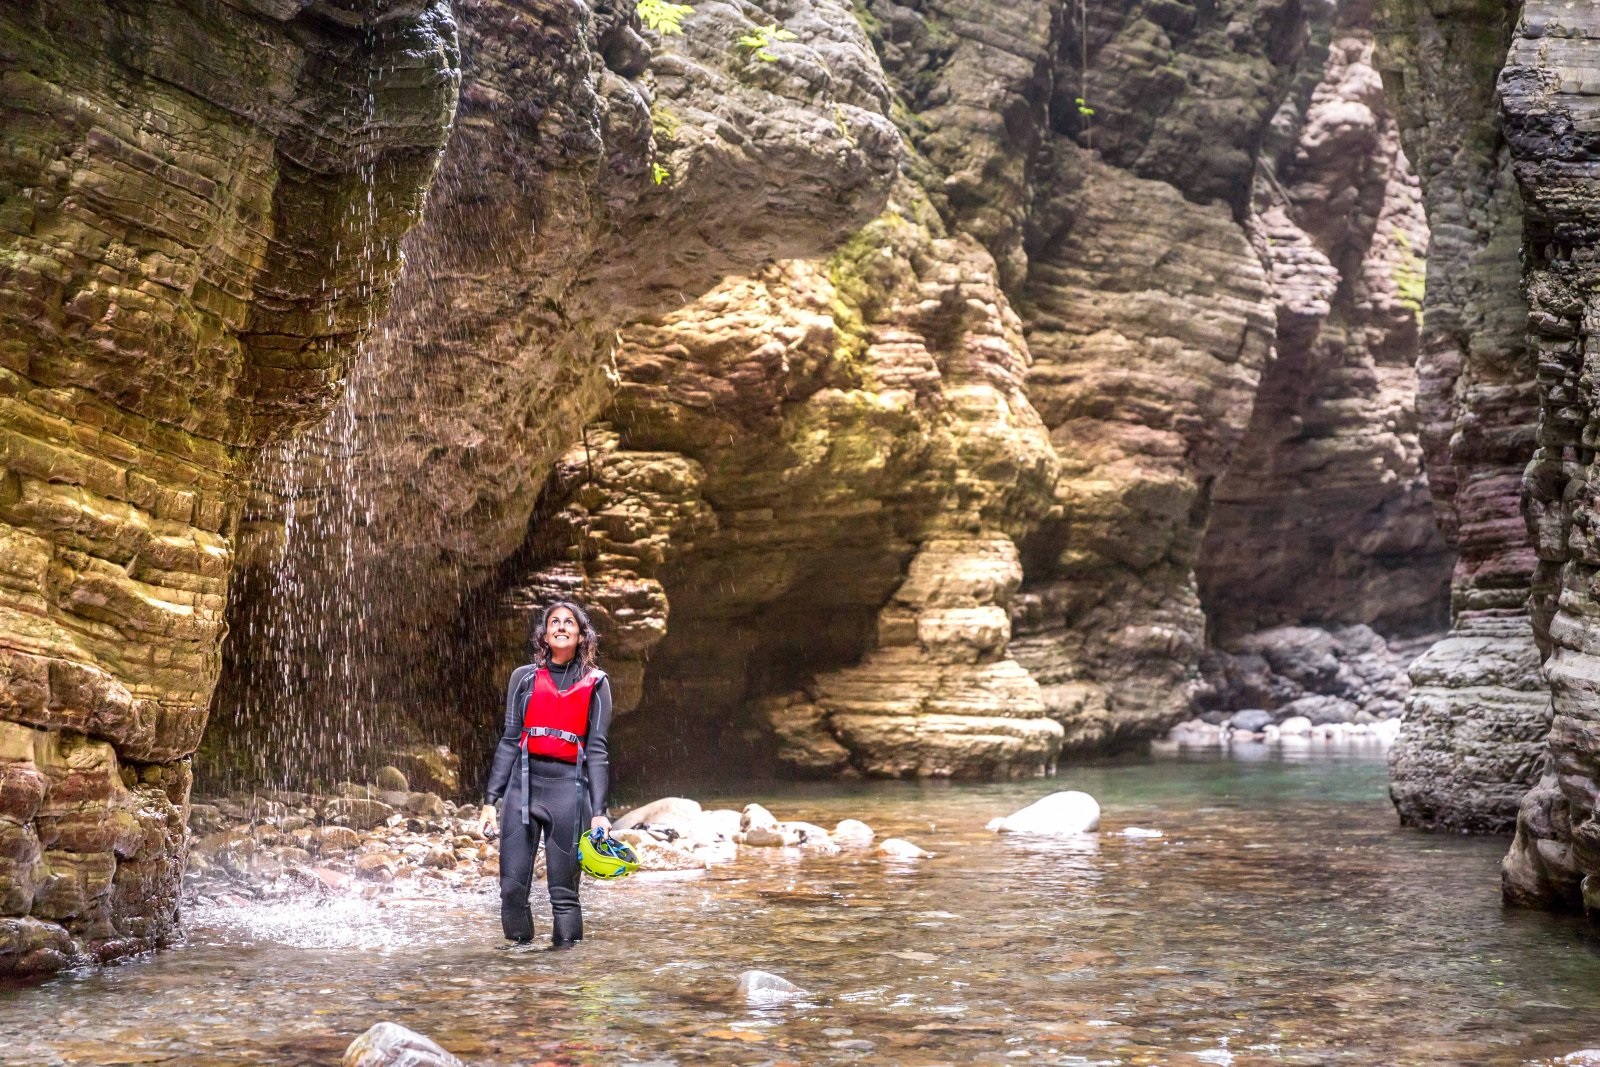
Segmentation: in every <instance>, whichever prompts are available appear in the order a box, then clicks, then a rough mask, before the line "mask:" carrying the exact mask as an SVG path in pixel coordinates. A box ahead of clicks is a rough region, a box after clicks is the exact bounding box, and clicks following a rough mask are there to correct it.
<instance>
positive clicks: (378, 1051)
mask: <svg viewBox="0 0 1600 1067" xmlns="http://www.w3.org/2000/svg"><path fill="white" fill-rule="evenodd" d="M340 1065H341V1067H465V1065H464V1064H463V1063H462V1062H461V1061H460V1060H458V1059H457V1058H456V1057H454V1056H452V1055H451V1054H450V1053H448V1052H446V1051H445V1050H444V1049H443V1048H440V1047H439V1045H438V1044H437V1043H435V1042H434V1041H432V1040H430V1039H429V1038H426V1037H423V1036H422V1035H421V1034H419V1033H416V1032H414V1031H411V1030H407V1029H406V1028H405V1027H403V1026H400V1025H399V1024H397V1023H378V1024H377V1025H375V1026H373V1027H372V1029H370V1030H368V1031H367V1032H366V1033H364V1034H362V1035H361V1036H360V1037H358V1038H356V1039H355V1040H354V1041H352V1042H350V1047H349V1048H347V1049H345V1050H344V1059H343V1060H341V1061H340Z"/></svg>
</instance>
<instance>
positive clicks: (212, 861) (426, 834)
mask: <svg viewBox="0 0 1600 1067" xmlns="http://www.w3.org/2000/svg"><path fill="white" fill-rule="evenodd" d="M341 791H342V793H344V794H346V795H341V796H319V795H316V794H312V793H301V792H293V791H268V792H257V793H252V794H241V795H238V796H231V797H218V798H214V799H199V800H196V801H195V802H194V803H193V805H192V806H191V816H190V829H191V838H190V841H189V863H188V868H187V870H186V871H185V874H184V899H185V901H186V902H187V903H188V904H189V905H191V906H209V905H212V904H215V903H218V902H220V903H223V904H230V903H231V904H238V903H241V902H245V901H268V902H270V901H279V900H294V899H299V898H301V897H305V896H310V897H313V898H316V897H340V896H350V895H359V896H361V897H366V898H377V897H382V896H384V895H386V894H390V893H393V892H396V891H402V890H403V891H404V892H405V893H408V894H418V893H420V894H424V895H432V896H444V895H448V894H451V893H463V892H472V891H475V890H478V889H481V888H482V887H483V886H484V885H486V884H493V883H494V881H495V880H496V879H497V878H498V877H499V871H500V849H499V843H498V835H489V836H485V834H484V832H483V830H482V829H481V828H480V825H479V816H480V812H481V808H480V807H479V806H478V805H477V804H463V805H457V804H455V803H453V802H451V801H447V800H441V799H440V798H439V797H438V796H436V795H435V794H432V793H411V794H407V795H405V796H403V797H395V798H394V799H396V800H397V801H399V804H398V808H397V809H390V814H388V815H387V816H386V817H385V818H383V819H382V820H378V821H374V820H373V819H372V818H371V815H372V811H371V809H369V808H367V807H364V806H362V805H363V804H373V805H376V804H379V802H378V801H375V800H372V799H370V797H369V796H367V795H364V794H375V793H376V788H375V786H363V785H359V784H356V783H345V784H344V785H343V786H342V787H341ZM612 833H613V836H614V837H616V838H617V840H619V841H622V842H623V843H624V844H627V845H629V846H630V847H631V848H633V850H634V852H635V853H636V854H637V855H638V857H639V869H640V870H641V871H644V872H668V871H689V872H693V871H706V870H708V869H710V868H711V867H713V866H715V865H717V864H725V863H731V862H734V861H735V860H737V859H738V858H739V856H740V853H741V850H746V849H753V850H758V851H757V852H756V853H755V854H770V853H771V851H772V850H778V851H779V852H781V858H782V859H785V860H788V859H796V858H802V857H807V856H835V855H838V854H840V853H841V851H844V850H856V851H860V850H865V849H870V848H872V846H873V839H874V837H875V835H874V833H873V830H872V828H871V827H870V826H868V825H867V824H866V823H863V822H861V821H860V820H856V819H845V820H842V821H841V822H840V823H839V824H838V827H837V828H836V832H835V833H830V832H829V831H828V830H827V829H825V828H824V827H822V826H818V825H816V824H814V823H809V822H805V821H796V820H780V819H778V817H777V816H775V815H774V814H773V813H772V812H770V811H768V810H767V809H766V808H764V807H762V806H761V805H759V804H750V805H746V807H745V808H744V810H743V811H739V810H735V809H732V808H721V809H712V810H706V809H702V808H701V806H700V804H699V803H698V802H696V801H694V800H690V799H688V798H684V797H663V798H661V799H659V800H655V801H652V802H650V803H648V804H645V805H641V806H640V807H637V808H634V809H632V810H631V811H628V812H626V813H624V814H623V815H621V816H619V817H618V818H617V819H616V820H615V822H614V824H613V830H612ZM885 847H887V849H888V851H883V849H884V848H885ZM879 851H880V854H882V855H887V856H891V857H894V858H916V857H926V856H927V855H929V854H928V853H926V852H923V851H922V850H921V849H920V848H918V847H917V846H915V845H911V844H910V843H909V842H906V841H896V842H882V843H881V844H880V846H879ZM774 858H779V857H774ZM537 872H538V874H539V876H540V877H543V873H544V853H543V852H542V851H541V852H540V854H539V858H538V861H537ZM25 932H27V931H25V930H19V932H18V936H19V938H20V937H21V936H22V934H23V933H25ZM30 937H31V938H33V940H30V941H29V946H30V947H29V948H28V951H48V949H49V946H48V945H42V944H34V943H33V941H34V940H37V938H36V936H34V935H32V934H30Z"/></svg>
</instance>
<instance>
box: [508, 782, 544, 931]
mask: <svg viewBox="0 0 1600 1067" xmlns="http://www.w3.org/2000/svg"><path fill="white" fill-rule="evenodd" d="M530 792H531V790H530ZM520 794H521V789H520V788H519V787H517V786H513V787H512V789H511V791H510V792H509V793H507V794H506V802H505V805H504V807H503V808H502V809H501V810H502V814H501V816H500V929H502V930H503V931H505V935H506V937H507V938H508V939H509V940H512V941H530V940H532V939H533V912H532V910H531V909H530V908H529V907H528V891H529V889H530V888H531V887H532V885H533V857H534V855H535V853H537V852H538V851H539V836H540V831H541V830H542V829H543V827H541V826H540V824H539V821H538V820H537V819H530V820H529V821H528V825H526V826H524V825H522V798H521V795H520Z"/></svg>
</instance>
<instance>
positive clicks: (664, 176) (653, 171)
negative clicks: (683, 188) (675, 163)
mask: <svg viewBox="0 0 1600 1067" xmlns="http://www.w3.org/2000/svg"><path fill="white" fill-rule="evenodd" d="M671 177H672V172H671V171H670V170H668V169H667V168H666V167H663V166H662V165H661V162H660V161H659V160H651V162H650V180H651V181H653V182H655V183H656V184H657V185H665V184H667V182H668V180H669V179H671Z"/></svg>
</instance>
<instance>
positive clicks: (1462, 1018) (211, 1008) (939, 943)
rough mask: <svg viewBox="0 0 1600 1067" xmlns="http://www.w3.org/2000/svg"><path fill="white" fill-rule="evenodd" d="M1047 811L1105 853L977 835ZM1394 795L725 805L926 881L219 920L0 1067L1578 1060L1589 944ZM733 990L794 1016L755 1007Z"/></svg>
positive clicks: (62, 982) (1145, 770) (1598, 1011)
mask: <svg viewBox="0 0 1600 1067" xmlns="http://www.w3.org/2000/svg"><path fill="white" fill-rule="evenodd" d="M1053 788H1080V789H1085V790H1087V791H1088V792H1090V793H1093V794H1094V795H1095V796H1096V797H1097V798H1099V800H1100V802H1101V804H1102V806H1103V808H1104V812H1105V814H1104V827H1103V829H1104V831H1106V832H1104V833H1102V834H1100V835H1098V836H1094V837H1089V838H1085V839H1082V840H1076V841H1062V842H1057V843H1043V842H1040V841H1038V840H1027V841H1025V840H1022V839H1018V838H997V837H996V836H995V835H993V834H989V833H986V832H985V831H984V829H983V825H984V823H985V822H986V821H987V820H988V819H989V818H991V817H992V816H994V815H999V814H1005V813H1008V812H1010V811H1012V810H1014V809H1016V808H1017V807H1020V806H1021V805H1022V804H1023V803H1026V802H1028V801H1030V800H1032V799H1034V798H1036V797H1038V796H1040V795H1042V794H1044V793H1045V792H1048V791H1049V790H1050V789H1053ZM1384 789H1385V784H1384V767H1383V763H1382V762H1381V757H1378V756H1370V757H1359V756H1346V757H1343V758H1337V759H1321V760H1316V761H1310V762H1290V761H1284V760H1282V759H1278V758H1273V759H1267V760H1262V761H1260V762H1242V761H1237V760H1234V761H1222V760H1203V759H1196V760H1187V759H1186V760H1178V759H1173V758H1167V759H1155V760H1146V761H1142V762H1138V763H1128V764H1114V765H1107V766H1100V767H1094V768H1088V769H1082V768H1078V769H1072V770H1070V771H1067V772H1064V773H1063V774H1062V775H1061V777H1060V778H1059V779H1057V780H1055V781H1053V782H1049V783H1045V782H1037V781H1035V782H1027V783H1018V784H1006V785H982V786H962V785H949V784H939V783H934V784H913V783H879V784H872V785H861V786H851V785H830V786H827V787H825V788H819V789H789V790H785V791H782V792H774V791H772V788H771V787H770V786H768V787H765V788H764V789H762V790H761V791H756V790H725V791H723V792H722V793H721V794H720V795H721V796H723V797H726V798H728V799H730V800H733V799H737V800H740V801H745V800H752V799H759V800H761V801H763V802H764V803H766V804H767V805H768V806H769V807H770V808H772V809H773V811H774V812H775V813H776V814H777V815H778V817H779V818H801V819H806V820H808V821H811V822H817V823H822V824H824V825H828V826H831V825H833V823H834V822H835V821H837V820H838V819H841V818H845V817H852V816H853V817H858V818H862V819H865V820H866V821H867V822H869V823H871V824H872V825H873V827H874V828H876V829H877V830H879V832H880V834H882V833H885V832H886V833H889V834H894V835H899V836H904V837H908V838H910V839H911V840H913V841H916V842H917V843H919V844H921V845H923V846H924V847H926V848H929V849H931V850H933V851H934V852H936V853H937V855H936V857H935V858H934V859H932V860H927V861H922V862H916V863H905V862H902V863H895V862H890V861H885V860H880V859H877V858H874V857H870V856H864V855H849V854H846V855H845V856H842V857H838V858H811V857H808V858H805V859H798V858H792V857H789V856H786V855H784V854H782V853H781V852H779V851H776V850H772V851H770V852H768V853H766V854H765V855H763V856H762V857H761V859H756V858H754V856H755V855H759V854H760V853H761V850H748V851H746V852H745V853H744V855H745V856H746V857H751V858H743V859H741V860H740V861H739V862H737V863H734V864H730V865H727V866H723V867H719V868H716V869H714V870H713V871H711V872H708V873H706V874H704V875H700V876H697V877H692V878H685V877H682V876H665V875H659V876H649V875H646V876H638V877H635V878H631V879H628V880H627V881H625V882H622V883H618V884H614V885H608V884H596V883H589V884H587V885H586V886H585V888H584V901H585V908H586V913H587V919H588V935H589V936H588V940H587V941H585V942H584V943H583V944H582V945H581V946H580V947H579V948H577V949H576V950H574V951H571V952H565V953H551V952H543V951H541V952H535V953H527V954H523V955H508V954H505V953H502V952H500V951H498V949H499V944H500V937H499V930H498V923H497V920H496V913H497V903H498V902H497V899H496V897H495V895H494V893H493V890H492V887H490V886H485V889H484V891H483V893H482V894H481V895H480V896H473V897H467V898H461V899H459V900H456V901H452V902H446V903H440V902H438V901H422V900H416V899H412V900H407V899H404V898H399V897H391V898H390V899H388V900H387V901H386V902H385V903H384V904H383V905H382V906H378V905H376V904H374V903H372V902H358V901H349V902H345V903H338V902H335V903H328V904H324V905H321V906H317V907H310V906H301V907H289V906H284V905H277V906H265V905H263V906H259V907H252V908H244V909H234V908H228V907H224V906H217V907H216V908H214V909H209V910H206V911H203V912H201V913H197V914H193V915H191V916H190V920H189V936H188V941H187V943H186V944H185V945H184V946H183V947H181V948H178V949H175V950H172V951H168V952H165V953H161V954H158V955H156V956H154V957H152V958H148V959H145V960H142V961H139V962H136V963H133V964H131V965H127V966H122V967H115V968H111V969H108V970H105V971H102V972H99V973H84V974H76V975H68V976H64V977H59V978H56V979H53V980H51V981H48V982H45V983H43V984H40V985H35V986H31V987H27V988H21V989H10V990H0V1063H5V1064H98V1065H111V1064H161V1063H165V1064H172V1065H179V1064H181V1065H185V1067H188V1065H196V1067H200V1065H212V1064H219V1065H220V1064H245V1063H248V1064H259V1065H267V1064H272V1065H290V1064H336V1063H337V1062H338V1060H339V1056H340V1053H341V1052H342V1050H343V1049H344V1047H345V1045H346V1044H348V1043H349V1041H350V1040H351V1039H352V1038H353V1037H354V1036H355V1035H356V1034H358V1033H360V1032H361V1031H362V1030H364V1029H366V1028H367V1027H368V1026H369V1025H371V1024H372V1023H374V1022H377V1021H380V1020H385V1019H387V1020H393V1021H395V1022H399V1023H401V1024H403V1025H405V1026H408V1027H411V1028H412V1029H414V1030H418V1031H421V1032H423V1033H425V1034H428V1035H429V1036H431V1037H433V1038H434V1039H435V1040H437V1041H439V1042H440V1043H442V1044H443V1045H444V1046H445V1047H447V1048H449V1049H450V1050H452V1051H453V1052H455V1053H457V1054H458V1055H460V1056H462V1057H463V1058H464V1059H466V1060H467V1061H468V1062H470V1063H472V1064H483V1065H491V1064H493V1065H511V1064H516V1065H528V1064H542V1063H550V1064H589V1063H594V1064H611V1063H660V1064H667V1063H691V1062H718V1063H748V1064H760V1063H772V1064H781V1063H791V1064H812V1063H892V1064H936V1063H963V1064H964V1063H1016V1062H1025V1063H1026V1062H1032V1063H1058V1064H1213V1065H1228V1064H1232V1065H1233V1067H1247V1065H1251V1064H1285V1063H1288V1064H1359V1065H1363V1067H1370V1065H1376V1064H1393V1065H1404V1064H1429V1065H1438V1064H1474V1065H1477V1064H1484V1065H1491V1064H1529V1063H1545V1062H1549V1061H1550V1060H1551V1059H1552V1058H1553V1057H1555V1056H1558V1055H1561V1054H1564V1053H1568V1052H1571V1051H1573V1050H1575V1049H1579V1048H1585V1047H1592V1046H1595V1045H1600V946H1597V944H1596V942H1595V941H1594V940H1592V939H1591V938H1590V936H1589V935H1588V934H1587V933H1586V932H1585V930H1584V928H1583V927H1582V926H1581V924H1579V923H1576V922H1575V921H1573V920H1570V919H1566V918H1560V917H1551V916H1545V915H1539V914H1531V913H1523V912H1505V911H1502V910H1501V908H1500V906H1499V902H1498V897H1497V880H1498V864H1499V860H1500V856H1501V854H1502V852H1503V851H1504V848H1505V841H1504V840H1500V839H1495V840H1472V839H1463V838H1455V837H1435V836H1424V835H1421V834H1416V833H1411V832H1406V831H1402V830H1400V829H1399V828H1398V827H1397V826H1396V823H1395V817H1394V813H1393V809H1392V808H1390V806H1389V804H1388V801H1387V800H1386V798H1385V795H1384ZM717 797H718V795H717V794H707V795H703V796H702V797H701V799H704V800H713V799H717ZM635 799H645V798H635ZM1128 826H1139V827H1153V828H1156V829H1159V830H1161V831H1162V832H1163V833H1164V835H1165V836H1164V837H1161V838H1159V839H1148V840H1136V839H1130V838H1124V837H1121V836H1115V832H1116V831H1119V830H1121V829H1123V828H1125V827H1128ZM535 903H536V907H537V909H538V910H537V911H536V914H539V915H540V916H541V917H545V925H544V926H543V927H542V928H543V929H548V925H547V924H548V919H547V915H548V913H547V911H545V910H544V901H543V896H542V889H541V891H540V893H539V895H538V896H537V897H536V901H535ZM747 968H760V969H763V970H769V971H774V972H776V973H778V974H781V975H783V976H784V977H786V978H788V979H790V980H791V981H793V982H796V983H798V984H799V985H801V986H803V987H805V988H806V989H808V990H811V991H812V995H811V996H810V998H809V999H805V1000H801V1001H799V1002H795V1003H791V1004H787V1005H783V1006H772V1007H750V1006H747V1005H745V1004H744V1003H743V1002H742V1001H740V1000H739V999H737V998H736V996H735V994H734V981H735V978H736V976H737V975H738V974H739V972H740V971H743V970H745V969H747Z"/></svg>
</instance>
